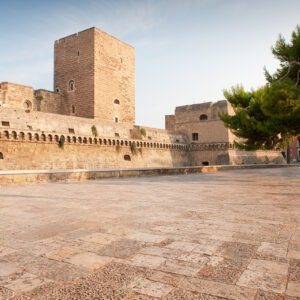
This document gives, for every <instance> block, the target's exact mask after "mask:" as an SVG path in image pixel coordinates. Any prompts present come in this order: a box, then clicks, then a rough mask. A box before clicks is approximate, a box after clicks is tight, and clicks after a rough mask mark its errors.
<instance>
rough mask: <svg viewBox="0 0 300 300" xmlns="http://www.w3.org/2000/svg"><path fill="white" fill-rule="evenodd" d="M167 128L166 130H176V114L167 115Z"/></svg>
mask: <svg viewBox="0 0 300 300" xmlns="http://www.w3.org/2000/svg"><path fill="white" fill-rule="evenodd" d="M165 128H166V130H172V131H175V115H166V116H165Z"/></svg>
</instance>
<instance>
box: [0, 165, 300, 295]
mask: <svg viewBox="0 0 300 300" xmlns="http://www.w3.org/2000/svg"><path fill="white" fill-rule="evenodd" d="M0 299H1V300H2V299H14V300H15V299H22V300H25V299H26V300H28V299H39V300H42V299H43V300H44V299H47V300H48V299H59V300H66V299H72V300H75V299H76V300H83V299H141V300H146V299H205V300H215V299H238V300H243V299H259V300H262V299H268V300H271V299H289V300H296V299H298V300H299V299H300V168H284V169H283V168H282V169H280V168H279V169H261V170H240V171H227V172H218V173H209V174H190V175H185V176H184V175H178V176H161V177H148V178H146V177H145V178H127V179H106V180H100V181H89V182H81V183H52V184H41V185H25V186H2V187H0Z"/></svg>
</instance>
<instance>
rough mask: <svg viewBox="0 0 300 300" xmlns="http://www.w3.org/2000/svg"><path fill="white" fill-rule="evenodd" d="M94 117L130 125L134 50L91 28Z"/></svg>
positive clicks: (133, 114)
mask: <svg viewBox="0 0 300 300" xmlns="http://www.w3.org/2000/svg"><path fill="white" fill-rule="evenodd" d="M94 34H95V118H99V119H102V120H111V121H114V120H115V118H117V119H118V122H121V123H129V124H132V125H133V124H134V122H135V58H134V56H135V53H134V48H133V47H132V46H130V45H128V44H126V43H124V42H122V41H120V40H118V39H117V38H115V37H113V36H111V35H109V34H107V33H105V32H103V31H102V30H100V29H98V28H94Z"/></svg>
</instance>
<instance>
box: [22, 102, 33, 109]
mask: <svg viewBox="0 0 300 300" xmlns="http://www.w3.org/2000/svg"><path fill="white" fill-rule="evenodd" d="M23 108H24V109H25V110H31V109H32V103H31V102H30V101H29V100H26V101H25V102H24V103H23Z"/></svg>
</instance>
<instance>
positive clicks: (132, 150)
mask: <svg viewBox="0 0 300 300" xmlns="http://www.w3.org/2000/svg"><path fill="white" fill-rule="evenodd" d="M130 150H131V153H132V154H133V155H136V154H137V152H138V150H137V146H136V142H134V141H133V142H132V143H131V145H130Z"/></svg>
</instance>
